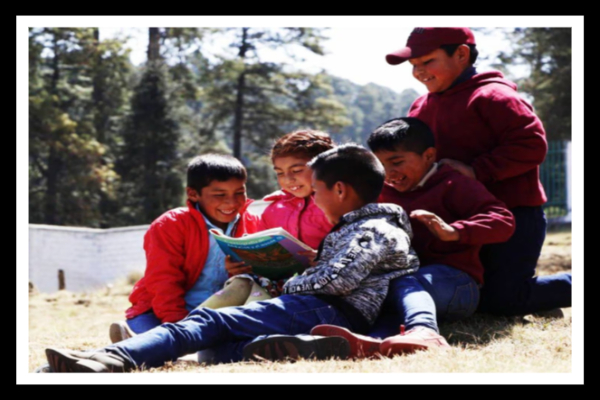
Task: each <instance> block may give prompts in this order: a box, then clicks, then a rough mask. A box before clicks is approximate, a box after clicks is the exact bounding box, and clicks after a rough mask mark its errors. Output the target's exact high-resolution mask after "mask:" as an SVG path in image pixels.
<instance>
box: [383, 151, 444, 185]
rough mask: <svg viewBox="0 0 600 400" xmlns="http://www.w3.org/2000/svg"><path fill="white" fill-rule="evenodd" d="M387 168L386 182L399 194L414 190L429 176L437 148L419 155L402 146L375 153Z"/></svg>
mask: <svg viewBox="0 0 600 400" xmlns="http://www.w3.org/2000/svg"><path fill="white" fill-rule="evenodd" d="M375 155H376V156H377V158H378V159H379V161H381V163H382V164H383V167H384V168H385V181H386V182H387V183H388V184H390V185H392V186H393V187H394V189H396V190H397V191H399V192H408V191H410V190H412V189H414V188H415V187H416V186H417V185H418V184H419V182H421V179H423V177H424V176H425V175H426V174H427V172H428V171H429V169H430V168H431V166H432V165H433V163H434V161H435V148H433V147H429V148H428V149H427V150H425V151H424V152H423V154H418V153H415V152H412V151H406V150H404V149H403V148H402V147H401V146H399V147H397V148H396V149H395V150H394V151H388V150H380V151H378V152H376V153H375Z"/></svg>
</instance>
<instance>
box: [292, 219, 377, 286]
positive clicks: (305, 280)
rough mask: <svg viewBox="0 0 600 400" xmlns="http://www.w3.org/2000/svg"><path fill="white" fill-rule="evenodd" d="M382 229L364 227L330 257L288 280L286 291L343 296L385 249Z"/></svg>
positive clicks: (368, 270)
mask: <svg viewBox="0 0 600 400" xmlns="http://www.w3.org/2000/svg"><path fill="white" fill-rule="evenodd" d="M385 243H386V241H385V239H384V237H383V235H382V234H381V233H377V232H373V231H370V230H366V231H361V233H360V234H357V235H355V236H354V237H353V238H351V240H349V241H347V242H345V243H343V244H341V245H340V246H339V249H338V248H336V254H335V255H334V257H333V258H332V259H330V260H328V261H321V260H319V261H317V264H316V266H314V267H311V268H308V269H307V270H306V271H305V272H304V273H303V274H302V275H300V276H297V277H295V278H294V279H291V280H289V281H288V282H286V284H285V286H284V293H285V294H290V293H303V294H323V295H334V296H344V295H347V294H349V293H350V292H352V291H353V290H355V289H356V288H358V286H359V285H360V282H361V281H362V280H363V279H365V278H366V277H367V276H368V275H369V274H370V273H371V271H372V269H373V268H374V267H375V266H376V265H377V264H378V263H379V262H380V261H381V260H382V257H383V254H384V253H385V252H386V246H385Z"/></svg>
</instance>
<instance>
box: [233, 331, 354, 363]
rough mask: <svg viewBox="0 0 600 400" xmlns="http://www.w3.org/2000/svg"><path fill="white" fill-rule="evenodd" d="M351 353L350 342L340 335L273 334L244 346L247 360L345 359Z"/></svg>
mask: <svg viewBox="0 0 600 400" xmlns="http://www.w3.org/2000/svg"><path fill="white" fill-rule="evenodd" d="M349 355H350V344H349V343H348V341H347V340H346V339H344V338H343V337H338V336H332V337H324V336H310V335H298V336H288V335H272V336H268V337H266V338H264V339H259V340H256V341H254V342H252V343H249V344H247V345H246V346H245V347H244V359H247V360H251V359H254V360H257V359H263V360H270V361H281V360H298V359H299V358H312V359H317V360H325V359H328V358H333V357H335V358H339V359H343V360H345V359H347V358H348V356H349Z"/></svg>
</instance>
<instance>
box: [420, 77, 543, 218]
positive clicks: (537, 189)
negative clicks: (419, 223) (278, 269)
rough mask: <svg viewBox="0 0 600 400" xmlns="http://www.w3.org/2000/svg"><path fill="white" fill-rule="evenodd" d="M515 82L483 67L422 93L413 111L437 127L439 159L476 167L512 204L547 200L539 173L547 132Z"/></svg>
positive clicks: (483, 179)
mask: <svg viewBox="0 0 600 400" xmlns="http://www.w3.org/2000/svg"><path fill="white" fill-rule="evenodd" d="M516 88H517V87H516V85H515V84H514V83H512V82H510V81H508V80H506V79H504V77H503V75H502V74H501V73H500V72H497V71H492V72H484V73H480V74H476V75H474V76H473V77H471V78H470V79H467V80H466V81H464V82H461V83H458V84H457V85H455V86H452V87H451V88H450V89H448V90H446V91H444V92H441V93H428V94H426V95H423V96H421V97H419V98H418V99H417V100H415V102H414V103H413V105H412V106H411V108H410V111H409V116H411V117H416V118H419V119H420V120H422V121H424V122H425V123H426V124H427V125H429V127H430V128H431V130H432V131H433V133H434V135H435V145H436V149H437V154H438V160H441V159H443V158H450V159H454V160H458V161H462V162H463V163H465V164H468V165H470V166H471V167H473V169H474V171H475V176H476V177H477V180H479V181H480V182H482V183H483V184H484V185H485V186H486V188H487V189H488V190H489V191H490V192H491V193H492V194H494V195H495V196H496V197H497V198H499V199H500V200H502V201H503V202H504V203H506V205H507V207H508V208H514V207H518V206H539V205H542V204H544V203H545V202H546V200H547V199H546V194H545V193H544V188H543V187H542V184H541V182H540V179H539V173H540V172H539V165H540V164H541V163H542V161H544V158H545V156H546V152H547V149H548V146H547V143H546V138H545V136H546V134H545V132H544V127H543V126H542V123H541V121H540V120H539V118H538V117H537V116H536V115H535V113H534V112H533V109H532V107H531V106H530V105H529V104H528V103H527V102H525V100H523V99H522V98H521V97H520V96H519V95H518V94H517V92H516Z"/></svg>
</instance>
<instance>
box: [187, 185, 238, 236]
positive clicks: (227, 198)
mask: <svg viewBox="0 0 600 400" xmlns="http://www.w3.org/2000/svg"><path fill="white" fill-rule="evenodd" d="M187 195H188V199H189V200H191V201H192V202H195V203H198V205H199V206H200V209H201V210H202V212H203V213H204V215H206V217H207V218H208V220H209V221H210V222H212V223H213V224H215V225H216V226H218V227H219V228H221V229H223V230H225V229H226V228H227V224H229V223H230V222H232V221H233V220H234V219H235V217H236V216H237V215H238V212H239V210H240V208H242V206H243V205H244V204H245V203H246V181H245V180H243V179H237V178H232V179H229V180H226V181H223V182H221V181H217V180H213V181H211V182H210V184H209V185H208V186H205V187H203V188H202V191H201V193H200V194H198V192H197V191H196V190H195V189H192V188H190V187H188V188H187Z"/></svg>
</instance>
